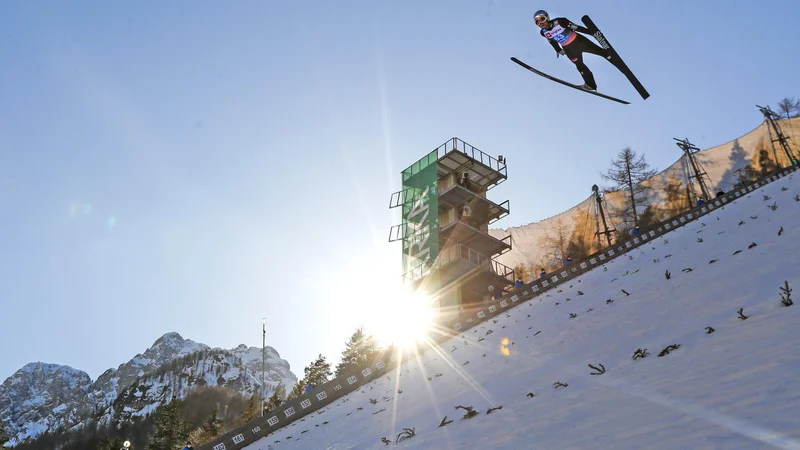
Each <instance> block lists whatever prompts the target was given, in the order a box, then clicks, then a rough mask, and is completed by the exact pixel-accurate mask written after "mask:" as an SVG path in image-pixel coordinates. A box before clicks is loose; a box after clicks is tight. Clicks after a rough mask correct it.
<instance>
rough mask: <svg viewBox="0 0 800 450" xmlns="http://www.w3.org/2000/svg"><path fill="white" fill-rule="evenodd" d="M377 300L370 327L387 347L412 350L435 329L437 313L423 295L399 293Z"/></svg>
mask: <svg viewBox="0 0 800 450" xmlns="http://www.w3.org/2000/svg"><path fill="white" fill-rule="evenodd" d="M387 294H388V295H386V296H382V297H381V298H377V299H375V301H374V303H373V308H371V309H372V314H370V316H371V317H370V320H369V324H368V326H367V328H368V329H369V330H370V332H371V333H372V335H373V336H374V337H375V338H376V339H377V340H378V341H379V342H380V343H383V344H386V345H395V346H397V347H400V348H408V347H411V346H413V345H414V344H416V343H418V342H420V341H422V340H424V339H425V337H426V336H427V335H428V334H429V333H430V331H431V330H432V329H433V325H434V320H435V313H434V310H433V308H431V304H430V300H429V299H428V298H427V297H425V296H423V295H419V294H414V293H410V292H405V291H402V290H400V291H395V292H391V293H387Z"/></svg>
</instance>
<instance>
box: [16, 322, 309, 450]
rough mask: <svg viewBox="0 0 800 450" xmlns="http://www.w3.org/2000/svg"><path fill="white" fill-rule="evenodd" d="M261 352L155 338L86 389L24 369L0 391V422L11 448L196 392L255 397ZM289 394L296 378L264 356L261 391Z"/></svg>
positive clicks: (66, 373) (72, 375) (270, 352)
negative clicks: (218, 390) (219, 390)
mask: <svg viewBox="0 0 800 450" xmlns="http://www.w3.org/2000/svg"><path fill="white" fill-rule="evenodd" d="M261 363H262V361H261V349H260V348H257V347H247V346H245V345H240V346H238V347H236V348H234V349H230V350H224V349H219V348H215V349H212V348H210V347H209V346H207V345H205V344H200V343H197V342H194V341H192V340H189V339H184V338H183V337H181V335H180V334H178V333H167V334H165V335H163V336H161V337H160V338H159V339H158V340H156V341H155V343H154V344H153V345H152V346H151V347H150V348H148V349H147V350H146V351H145V352H144V353H141V354H138V355H136V356H134V357H133V358H132V359H131V360H130V361H128V362H126V363H125V364H122V365H120V366H119V367H118V368H116V369H108V370H107V371H105V372H104V373H103V374H102V375H100V376H99V377H98V378H97V380H95V381H92V380H91V378H90V377H89V375H88V374H87V373H86V372H83V371H81V370H77V369H73V368H71V367H69V366H63V365H57V364H46V363H41V362H37V363H30V364H27V365H26V366H25V367H23V368H22V369H20V370H18V371H17V372H16V373H14V374H13V375H12V376H10V377H9V378H7V379H6V380H5V382H3V384H2V385H0V421H1V422H2V423H3V425H4V428H5V429H6V430H7V431H8V432H9V433H10V434H11V436H12V440H11V442H10V444H11V445H16V444H17V443H19V442H22V441H24V440H26V439H34V438H36V437H38V436H40V435H41V434H42V433H44V432H45V431H48V430H49V431H55V430H57V429H70V428H73V427H76V426H80V425H82V424H84V423H86V421H87V420H92V421H96V422H100V423H109V422H111V421H120V420H127V419H130V418H131V417H133V416H145V415H147V414H149V413H151V412H153V411H154V410H155V409H156V408H158V407H159V406H161V405H162V404H165V403H168V402H169V401H171V400H172V399H173V398H185V396H186V395H187V394H188V393H189V392H190V391H192V390H193V389H196V388H198V387H202V386H225V387H228V388H230V389H232V390H233V391H235V392H238V393H240V394H242V395H245V396H250V395H253V394H255V393H258V392H259V386H260V384H261ZM279 383H282V384H283V385H284V386H285V387H286V389H287V390H291V389H292V387H293V386H294V384H295V383H297V377H296V376H295V375H294V374H293V373H292V372H291V370H290V367H289V363H288V362H287V361H286V360H284V359H281V357H280V355H279V354H278V352H277V351H276V350H275V349H274V348H272V347H267V348H266V373H265V384H266V385H267V390H268V392H270V394H271V392H272V391H273V390H274V389H275V388H276V387H277V386H278V384H279Z"/></svg>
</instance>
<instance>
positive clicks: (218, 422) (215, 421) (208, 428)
mask: <svg viewBox="0 0 800 450" xmlns="http://www.w3.org/2000/svg"><path fill="white" fill-rule="evenodd" d="M221 429H222V419H220V418H219V409H218V408H217V406H214V411H212V412H211V414H210V415H209V416H208V420H206V422H205V423H204V424H203V431H205V432H206V434H207V435H208V436H210V437H212V438H214V437H216V436H217V435H218V434H219V431H220V430H221Z"/></svg>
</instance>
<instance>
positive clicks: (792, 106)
mask: <svg viewBox="0 0 800 450" xmlns="http://www.w3.org/2000/svg"><path fill="white" fill-rule="evenodd" d="M778 111H780V112H781V113H783V115H784V116H786V118H787V119H791V118H792V117H798V116H800V100H798V99H796V98H790V97H786V98H784V99H783V100H781V101H779V102H778Z"/></svg>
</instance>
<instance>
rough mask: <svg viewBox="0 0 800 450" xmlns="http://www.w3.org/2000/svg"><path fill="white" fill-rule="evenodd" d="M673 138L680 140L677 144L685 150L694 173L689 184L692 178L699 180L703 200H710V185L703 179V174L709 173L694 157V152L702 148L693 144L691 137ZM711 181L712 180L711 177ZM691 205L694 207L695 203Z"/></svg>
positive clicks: (690, 180)
mask: <svg viewBox="0 0 800 450" xmlns="http://www.w3.org/2000/svg"><path fill="white" fill-rule="evenodd" d="M672 139H674V140H676V141H678V142H677V144H676V145H677V146H678V147H680V149H681V150H683V153H684V154H685V155H686V159H687V160H688V161H689V168H690V169H691V171H692V175H689V184H692V179H695V180H697V184H699V185H700V192H701V193H702V195H703V200H705V201H708V200H709V199H710V198H711V194H709V191H708V187H707V186H706V182H705V180H704V179H703V176H704V175H705V176H706V177H708V174H707V173H706V172H705V171H704V170H703V168H702V167H700V163H698V162H697V159H696V158H695V157H694V154H695V153H696V152H699V151H700V149H699V148H697V147H695V146H694V145H692V143H691V142H689V139H677V138H672ZM709 181H711V179H710V178H709ZM692 185H693V184H692ZM690 206H691V207H692V208H694V204H693V203H692V204H691V205H690Z"/></svg>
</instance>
